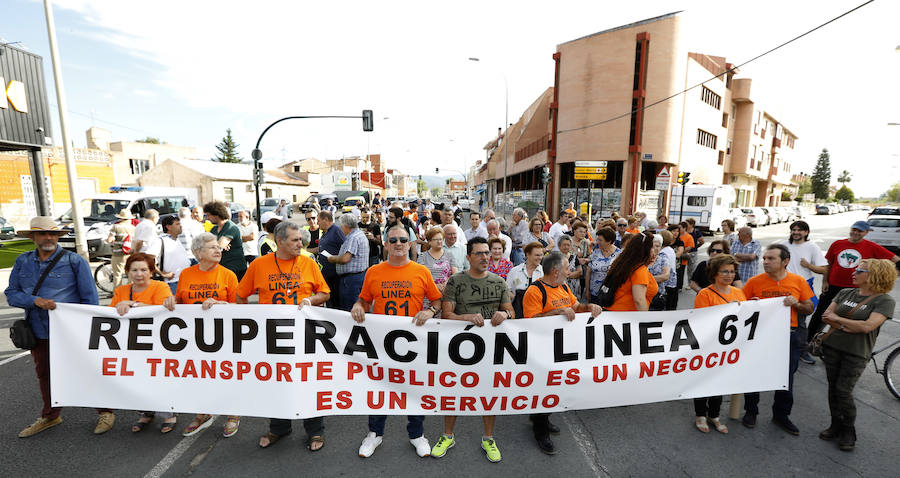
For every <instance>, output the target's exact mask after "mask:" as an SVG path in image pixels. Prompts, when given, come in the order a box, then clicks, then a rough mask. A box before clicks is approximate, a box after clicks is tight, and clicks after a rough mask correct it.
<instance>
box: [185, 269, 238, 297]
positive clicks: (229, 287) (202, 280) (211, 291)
mask: <svg viewBox="0 0 900 478" xmlns="http://www.w3.org/2000/svg"><path fill="white" fill-rule="evenodd" d="M237 287H238V280H237V276H236V275H234V272H231V271H230V270H228V269H227V268H225V267H222V266H221V265H220V264H216V267H214V268H212V269H211V270H208V271H202V270H200V265H193V266H191V267H188V268H187V269H184V270H182V271H181V275H180V276H178V290H177V291H175V300H177V301H178V303H179V304H202V303H203V301H205V300H206V299H215V300H221V301H225V302H232V303H233V302H234V301H235V298H236V297H235V296H236V295H237Z"/></svg>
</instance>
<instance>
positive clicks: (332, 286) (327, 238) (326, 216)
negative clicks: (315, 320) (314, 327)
mask: <svg viewBox="0 0 900 478" xmlns="http://www.w3.org/2000/svg"><path fill="white" fill-rule="evenodd" d="M318 218H319V221H318V222H319V228H321V230H322V234H321V235H320V236H319V247H318V254H316V257H317V258H318V262H319V264H321V266H322V276H324V277H325V282H326V283H328V289H329V291H330V292H331V296H330V298H329V299H328V308H330V309H340V308H341V296H340V287H341V278H340V277H339V276H338V273H337V267H336V266H335V264H334V263H333V262H331V261H330V260H328V257H329V256H333V255H336V254H337V253H338V252H340V250H341V245H343V244H344V239H345V236H344V231H343V230H341V228H340V226H335V225H334V216H332V214H331V213H330V212H328V211H326V210H324V209H323V210H322V212H320V213H319V215H318Z"/></svg>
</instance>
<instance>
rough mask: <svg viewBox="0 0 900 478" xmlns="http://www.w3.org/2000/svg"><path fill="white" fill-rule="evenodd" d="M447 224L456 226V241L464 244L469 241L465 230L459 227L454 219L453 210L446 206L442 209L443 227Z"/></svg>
mask: <svg viewBox="0 0 900 478" xmlns="http://www.w3.org/2000/svg"><path fill="white" fill-rule="evenodd" d="M445 226H453V227H454V228H456V242H459V243H462V245H466V244H467V243H468V242H469V241H468V239H467V238H466V234H465V232H464V231H463V230H462V228H461V227H459V224H457V223H456V221H454V220H453V211H452V210H450V209H446V208H444V210H443V211H441V227H442V228H443V227H445Z"/></svg>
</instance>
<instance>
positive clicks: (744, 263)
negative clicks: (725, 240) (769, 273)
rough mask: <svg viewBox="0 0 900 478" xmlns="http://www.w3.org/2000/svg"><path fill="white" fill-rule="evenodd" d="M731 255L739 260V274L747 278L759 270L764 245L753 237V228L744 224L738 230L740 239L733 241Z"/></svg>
mask: <svg viewBox="0 0 900 478" xmlns="http://www.w3.org/2000/svg"><path fill="white" fill-rule="evenodd" d="M730 246H731V255H733V256H734V258H735V259H737V261H738V276H740V277H741V278H742V279H744V280H747V279H749V278H751V277H754V276H756V275H757V273H758V272H759V257H760V256H761V255H762V245H760V243H759V241H757V240H756V239H754V238H753V229H750V228H749V227H747V226H744V227H742V228H740V230H738V240H736V241H734V242H732V243H731V244H730Z"/></svg>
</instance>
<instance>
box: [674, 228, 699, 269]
mask: <svg viewBox="0 0 900 478" xmlns="http://www.w3.org/2000/svg"><path fill="white" fill-rule="evenodd" d="M678 238H679V239H681V242H683V243H684V252H683V253H682V254H681V265H683V266H686V265H687V263H688V260H687V254H688V249H693V248H694V247H696V243H695V242H694V236H691V235H690V234H688V233H684V234H682V235H680V236H678Z"/></svg>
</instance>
